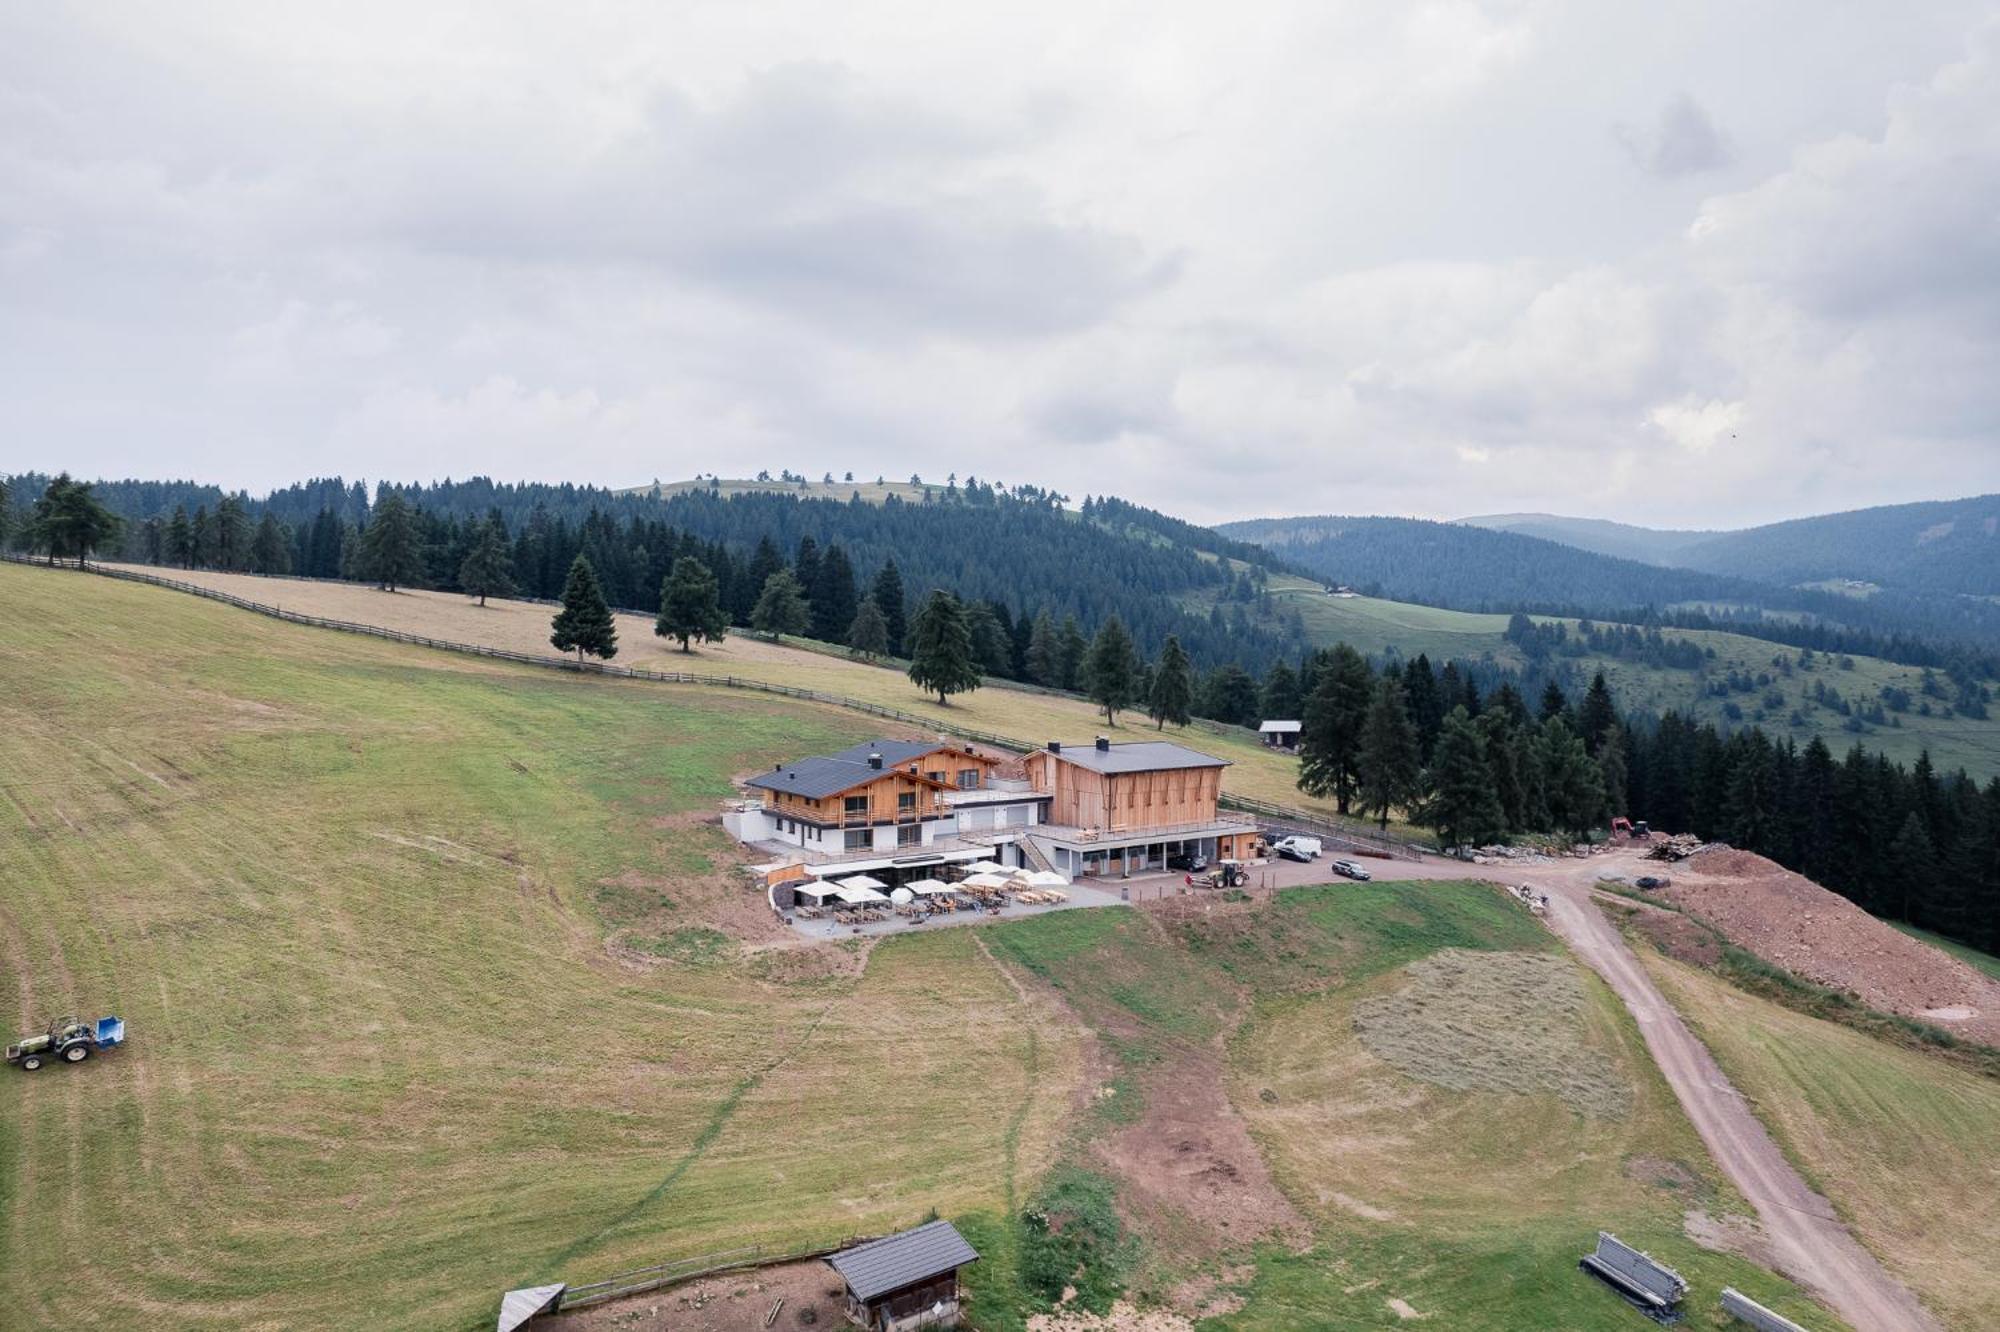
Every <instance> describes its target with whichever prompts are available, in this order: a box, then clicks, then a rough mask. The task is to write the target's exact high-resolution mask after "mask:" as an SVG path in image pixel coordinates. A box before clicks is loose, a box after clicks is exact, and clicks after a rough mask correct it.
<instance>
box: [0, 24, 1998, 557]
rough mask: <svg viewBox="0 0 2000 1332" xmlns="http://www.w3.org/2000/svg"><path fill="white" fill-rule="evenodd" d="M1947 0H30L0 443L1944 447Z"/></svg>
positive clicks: (1978, 140) (1960, 148)
mask: <svg viewBox="0 0 2000 1332" xmlns="http://www.w3.org/2000/svg"><path fill="white" fill-rule="evenodd" d="M1782 8H1783V7H1781V9H1782ZM1979 8H1980V6H1979V5H1978V4H1977V3H1961V2H1960V0H1940V3H1939V4H1938V5H1936V6H1925V7H1923V9H1922V10H1921V12H1913V13H1908V14H1898V15H1889V14H1887V13H1886V12H1885V14H1884V15H1882V16H1881V17H1880V18H1879V19H1870V20H1867V21H1863V20H1862V19H1860V18H1856V19H1855V20H1854V21H1853V22H1852V23H1850V24H1849V25H1846V26H1845V27H1843V28H1842V29H1841V30H1840V31H1839V32H1837V33H1833V34H1830V35H1829V36H1828V38H1827V40H1826V42H1825V43H1824V44H1822V45H1816V46H1815V47H1813V48H1812V49H1810V50H1803V51H1801V52H1800V53H1799V58H1798V61H1797V62H1796V65H1795V66H1788V67H1786V68H1785V69H1783V70H1779V71H1776V72H1775V73H1774V72H1772V71H1771V70H1769V69H1767V68H1766V67H1765V66H1764V65H1763V63H1762V62H1760V61H1757V60H1754V59H1751V57H1750V55H1747V54H1746V53H1754V52H1756V51H1758V50H1761V49H1767V47H1768V44H1769V41H1770V40H1772V35H1773V32H1774V31H1777V30H1781V29H1782V28H1783V26H1784V25H1785V24H1786V23H1798V22H1805V21H1809V20H1810V19H1811V18H1812V16H1813V14H1814V13H1815V11H1814V10H1812V9H1811V8H1810V7H1808V6H1806V5H1804V4H1803V3H1802V2H1801V3H1798V4H1796V5H1794V6H1793V7H1792V8H1791V9H1789V10H1786V11H1785V12H1782V13H1778V12H1774V13H1771V14H1765V13H1764V12H1763V11H1758V12H1757V13H1754V14H1753V13H1748V12H1746V11H1744V10H1743V9H1742V7H1740V6H1730V5H1725V4H1722V3H1719V0H1718V2H1717V3H1715V4H1713V5H1705V4H1702V3H1697V4H1696V6H1695V8H1694V9H1692V10H1687V11H1680V12H1675V13H1671V14H1670V13H1664V12H1663V13H1660V14H1652V13H1648V12H1641V11H1616V12H1614V11H1613V10H1612V9H1611V8H1610V7H1599V6H1573V7H1565V6H1562V5H1555V6H1528V7H1523V6H1518V5H1513V4H1501V3H1495V4H1491V5H1488V4H1482V3H1474V2H1473V0H1454V2H1453V3H1446V4H1442V5H1437V6H1424V7H1410V6H1405V5H1400V4H1396V3H1392V0H1353V2H1352V3H1347V4H1342V5H1336V6H1324V5H1301V6H1300V7H1299V8H1298V10H1297V12H1296V13H1294V14H1292V15H1291V16H1290V17H1289V19H1282V20H1278V21H1274V22H1273V23H1272V24H1271V25H1268V27H1261V26H1260V27H1259V28H1257V29H1256V30H1254V31H1249V30H1245V29H1244V28H1243V27H1242V25H1241V24H1239V23H1236V22H1234V21H1233V20H1232V18H1231V16H1229V15H1227V14H1224V13H1220V12H1217V11H1215V10H1213V9H1212V8H1211V7H1205V6H1194V5H1188V6H1181V7H1169V9H1168V10H1166V11H1161V12H1160V13H1158V14H1155V15H1152V16H1151V17H1150V18H1149V21H1148V22H1147V23H1145V24H1144V25H1134V24H1131V23H1129V22H1127V21H1126V20H1125V19H1123V18H1121V17H1120V16H1119V15H1117V14H1116V13H1114V12H1112V11H1109V10H1101V9H1096V8H1088V7H1086V8H1084V9H1078V8H1076V7H1074V6H1067V5H1065V6H1053V5H1052V6H1049V7H1048V8H1047V10H1046V12H1041V13H1010V14H1009V15H1008V16H1007V17H1006V18H1005V20H1004V21H1002V20H1001V19H1000V18H998V17H994V16H989V15H981V14H973V13H962V14H954V15H952V16H950V18H949V21H947V20H945V19H933V20H931V21H926V22H925V23H923V24H920V25H913V22H912V19H911V16H910V12H909V11H908V10H907V9H906V8H904V7H902V6H899V5H894V4H888V3H881V4H877V3H872V2H871V0H857V3H856V4H855V5H852V6H847V7H843V8H842V10H841V11H840V12H839V13H837V14H836V13H834V12H833V11H827V10H818V9H803V10H799V11H796V12H792V13H790V14H789V16H788V17H787V18H786V19H785V21H784V22H782V23H781V22H778V21H776V20H774V19H773V18H772V17H771V16H770V14H769V13H765V12H759V11H756V10H754V9H751V8H746V7H735V6H723V7H717V8H714V9H702V8H700V7H696V8H694V9H688V10H682V9H679V8H675V9H672V10H661V9H659V8H657V7H648V6H639V5H632V6H629V7H620V6H617V5H615V4H614V5H613V6H611V7H609V8H606V9H604V10H602V11H597V10H593V11H591V12H590V13H587V14H581V15H578V14H568V15H564V16H562V17H561V19H560V21H558V20H557V19H556V18H554V17H552V16H550V14H549V13H548V12H547V11H545V10H543V9H541V8H539V7H531V6H523V7H520V8H514V7H511V6H509V5H506V4H495V5H485V6H480V7H477V8H472V9H468V10H467V11H466V12H464V13H463V14H461V15H459V16H458V17H457V18H456V19H452V20H450V21H449V22H445V21H444V20H440V23H441V24H442V26H441V27H440V28H435V29H433V28H413V27H412V26H411V21H410V19H409V17H408V15H407V14H406V13H404V12H403V11H402V10H401V9H398V8H395V7H392V6H388V5H386V4H384V5H382V6H380V7H377V6H376V5H374V4H372V3H368V2H367V0H362V2H360V3H357V4H356V5H355V6H351V7H345V8H343V9H342V10H340V11H339V12H338V13H337V14H336V13H335V12H334V11H328V12H327V13H325V14H315V13H313V12H312V11H306V10H301V11H292V12H290V13H288V14H285V15H282V16H281V15H278V14H276V13H275V12H272V11H268V10H267V9H265V8H263V7H257V6H238V5H236V4H233V3H223V2H222V0H213V3H208V4H201V5H198V6H197V8H196V11H195V12H194V13H192V14H189V13H186V12H178V13H176V14H174V15H171V16H170V15H167V14H165V13H163V12H155V11H153V10H151V9H149V8H147V7H144V6H136V5H133V6H124V7H121V6H119V5H117V4H112V5H109V6H103V7H88V8H81V7H79V8H64V7H55V6H42V7H33V6H27V7H23V6H17V7H15V8H14V9H13V10H11V11H9V12H8V13H7V15H6V16H5V17H4V18H0V293H4V299H0V441H4V446H0V471H4V470H9V469H10V468H14V467H29V466H48V467H54V466H63V465H67V466H72V467H75V468H78V469H80V470H83V471H86V472H107V473H118V474H152V475H159V474H174V475H185V474H191V473H192V474H199V475H203V476H208V477H212V478H214V479H216V480H220V481H225V482H230V483H235V484H248V485H253V486H255V485H264V484H269V483H272V482H277V481H282V480H286V479H290V478H291V477H293V476H295V475H301V474H311V473H315V472H330V471H335V470H339V471H343V472H346V473H347V474H349V475H354V474H361V475H365V476H370V477H376V476H383V475H393V476H398V477H416V476H429V475H443V474H457V475H463V474H466V473H468V472H472V471H480V470H483V471H490V472H494V473H497V474H501V475H504V476H510V477H511V476H523V477H536V478H543V479H576V480H597V481H602V482H607V483H625V482H633V481H639V480H645V479H649V478H651V477H652V476H655V475H660V476H675V475H685V474H692V473H694V472H697V471H703V472H705V471H719V472H723V473H725V474H728V473H731V472H752V471H755V470H756V469H757V468H759V467H766V466H768V467H771V468H774V469H775V468H778V467H781V466H790V467H793V468H795V469H799V470H804V471H807V472H809V473H814V474H817V473H818V472H819V471H822V470H825V469H826V468H827V467H832V468H834V469H835V470H837V471H838V470H845V469H847V468H852V469H854V470H855V471H857V472H866V473H868V474H871V475H872V474H874V473H876V472H884V473H889V474H896V475H908V474H909V473H910V472H912V471H920V472H923V473H924V474H926V475H929V474H931V473H933V472H941V471H947V470H957V471H958V472H960V473H961V474H965V473H967V472H976V473H977V474H979V475H982V476H986V475H994V474H999V475H1003V476H1006V477H1008V478H1009V479H1021V480H1028V479H1039V480H1047V481H1049V482H1051V483H1054V484H1057V485H1059V486H1061V487H1062V488H1063V489H1065V490H1068V491H1071V492H1072V493H1085V492H1090V491H1114V492H1118V493H1124V494H1128V495H1131V496H1133V497H1135V498H1138V499H1141V500H1145V501H1149V502H1152V503H1156V504H1159V505H1162V506H1164V507H1168V508H1171V509H1175V510H1177V511H1181V512H1186V513H1188V514H1190V515H1191V516H1196V517H1211V518H1220V517H1228V516H1237V515H1241V514H1246V513H1252V512H1257V511H1262V510H1268V509H1273V508H1282V509H1292V510H1327V509H1340V510H1353V509H1380V510H1387V511H1405V512H1418V513H1428V514H1432V515H1449V514H1453V513H1458V512H1469V511H1475V510H1493V509H1502V508H1568V509H1575V510H1593V511H1596V510H1602V511H1607V512H1609V513H1611V514H1612V516H1626V517H1637V518H1640V519H1643V520H1648V521H1664V522H1682V523H1695V524H1701V525H1715V524H1721V523H1728V522H1734V521H1748V520H1755V519H1759V518H1766V517H1773V516H1781V515H1784V514H1788V513H1793V512H1800V511H1804V510H1807V509H1811V508H1816V507H1838V506H1847V505H1854V504H1863V503H1872V502H1879V501H1882V500H1887V499H1900V498H1915V497H1918V496H1921V495H1925V494H1933V493H1943V492H1945V491H1951V490H1959V489H1965V488H1968V487H1970V486H1972V485H1975V484H1982V482H1980V481H1979V480H1978V478H1981V477H1983V476H1984V475H1987V474H1990V472H1991V469H1992V465H1993V462H1994V461H1995V450H1994V444H1993V440H1994V438H1995V426H1996V424H2000V385H1996V384H1995V383H1994V382H1993V376H1992V374H1991V372H1990V367H1991V365H1992V364H1994V363H1995V360H1996V357H2000V315H1996V313H1995V312H1996V311H2000V250H1996V245H2000V242H1996V233H1995V231H1994V228H1993V226H1992V218H1993V217H1994V216H1996V215H2000V144H1996V134H2000V131H1996V129H1995V127H1996V126H2000V68H1996V58H1995V42H1996V39H1995V35H1994V30H1993V29H1991V28H1979V27H1977V26H1975V25H1974V22H1973V20H1974V17H1975V16H1976V15H1977V13H1978V11H1979ZM1849 28H1851V29H1852V31H1849V30H1848V29H1849ZM437 31H449V32H450V33H451V37H450V39H449V41H446V40H444V39H442V38H433V37H431V36H429V35H428V34H429V33H432V32H437ZM1607 53H1611V54H1614V55H1617V56H1618V57H1619V58H1618V59H1615V60H1607V59H1606V54H1607ZM1746 62H1747V63H1746ZM1753 76H1754V77H1755V78H1756V79H1757V83H1756V88H1757V97H1756V98H1755V99H1751V98H1746V97H1743V96H1740V95H1739V96H1737V97H1736V98H1735V99H1734V100H1732V101H1729V102H1725V103H1721V104H1718V107H1717V109H1718V112H1719V114H1720V116H1721V118H1722V119H1723V120H1724V121H1726V123H1728V125H1729V127H1730V139H1732V140H1734V142H1735V144H1736V147H1735V149H1734V152H1733V155H1732V150H1731V146H1730V142H1729V141H1726V140H1725V139H1724V137H1723V135H1722V134H1721V133H1720V131H1718V130H1717V128H1716V125H1715V121H1714V119H1712V118H1711V117H1710V116H1709V114H1708V113H1707V111H1706V110H1705V109H1704V108H1703V107H1702V106H1700V105H1698V104H1696V103H1695V102H1694V101H1692V100H1691V99H1689V98H1687V97H1685V96H1677V97H1673V98H1671V99H1669V100H1667V101H1666V102H1665V103H1664V109H1663V110H1662V111H1661V112H1660V114H1659V116H1658V117H1657V118H1656V119H1655V120H1652V121H1649V122H1647V123H1646V124H1645V125H1643V126H1642V127H1639V128H1629V127H1627V128H1623V129H1621V130H1620V132H1619V142H1620V143H1621V144H1623V145H1624V146H1625V148H1626V151H1627V152H1629V153H1630V154H1631V156H1632V160H1633V161H1634V162H1635V164H1637V165H1638V166H1639V167H1640V168H1641V169H1642V170H1645V171H1647V172H1649V173H1652V174H1654V175H1656V176H1658V177H1659V178H1660V179H1661V180H1662V181H1663V182H1664V183H1663V185H1662V186H1661V187H1660V188H1658V189H1647V190H1634V189H1633V188H1632V187H1631V178H1630V177H1629V176H1627V175H1625V174H1624V173H1622V172H1620V171H1608V172H1607V171H1604V170H1603V169H1602V168H1603V162H1604V158H1605V153H1604V140H1603V138H1602V134H1603V130H1602V128H1601V127H1602V126H1604V125H1605V124H1607V123H1613V122H1615V121H1616V119H1617V116H1618V114H1619V113H1620V110H1621V109H1629V107H1630V106H1631V105H1632V97H1633V92H1632V89H1634V88H1640V89H1646V90H1651V91H1648V92H1642V93H1641V96H1643V97H1645V98H1646V99H1647V101H1648V102H1650V101H1651V100H1652V99H1653V98H1657V97H1661V96H1663V95H1665V93H1666V91H1667V90H1671V89H1675V88H1682V87H1701V88H1740V87H1743V86H1746V85H1745V84H1744V80H1746V79H1750V78H1752V77H1753ZM1550 88H1561V89H1563V90H1564V92H1563V96H1562V97H1561V98H1559V99H1552V98H1551V97H1550V95H1549V92H1548V90H1549V89H1550ZM1722 168H1726V170H1723V169H1722ZM1704 185H1705V186H1706V188H1708V189H1710V190H1711V191H1713V192H1714V193H1713V195H1712V197H1710V198H1708V199H1706V200H1697V198H1696V196H1695V194H1694V193H1693V192H1694V191H1697V190H1699V189H1700V188H1703V187H1704ZM1723 441H1728V444H1727V446H1726V447H1724V446H1723Z"/></svg>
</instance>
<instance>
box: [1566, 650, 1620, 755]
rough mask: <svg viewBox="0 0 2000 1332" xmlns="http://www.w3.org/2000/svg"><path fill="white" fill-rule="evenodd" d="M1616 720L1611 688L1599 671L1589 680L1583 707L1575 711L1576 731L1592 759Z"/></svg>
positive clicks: (1616, 710) (1616, 715)
mask: <svg viewBox="0 0 2000 1332" xmlns="http://www.w3.org/2000/svg"><path fill="white" fill-rule="evenodd" d="M1617 720H1618V709H1617V708H1616V707H1615V706H1613V705H1612V702H1611V686H1610V685H1608V684H1606V683H1605V681H1604V672H1603V671H1599V672H1598V673H1597V674H1596V675H1595V676H1593V677H1592V678H1591V681H1590V688H1589V690H1588V691H1587V692H1585V694H1584V696H1583V706H1582V707H1580V708H1578V709H1577V713H1576V729H1577V732H1578V734H1580V735H1581V736H1582V737H1583V747H1584V748H1585V749H1586V750H1588V751H1589V752H1590V756H1591V757H1592V758H1596V757H1597V751H1598V750H1599V749H1600V748H1601V747H1602V746H1603V744H1604V733H1605V732H1606V731H1608V730H1610V729H1611V727H1612V725H1613V724H1614V723H1616V722H1617Z"/></svg>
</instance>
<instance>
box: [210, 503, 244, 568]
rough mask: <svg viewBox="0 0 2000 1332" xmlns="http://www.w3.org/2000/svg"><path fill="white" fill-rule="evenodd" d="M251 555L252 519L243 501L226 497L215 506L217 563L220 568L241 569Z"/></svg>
mask: <svg viewBox="0 0 2000 1332" xmlns="http://www.w3.org/2000/svg"><path fill="white" fill-rule="evenodd" d="M249 555H250V518H249V515H248V514H246V513H244V512H243V501H242V500H241V499H240V498H239V497H237V496H235V495H224V496H223V497H222V502H221V503H220V504H218V505H216V506H215V563H216V566H217V567H218V568H223V569H241V568H242V567H243V566H244V563H245V562H246V561H247V560H248V558H249Z"/></svg>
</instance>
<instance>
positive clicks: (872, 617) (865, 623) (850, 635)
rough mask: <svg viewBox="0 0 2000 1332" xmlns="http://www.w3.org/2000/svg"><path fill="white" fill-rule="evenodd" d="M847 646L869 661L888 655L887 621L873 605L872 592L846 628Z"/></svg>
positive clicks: (878, 608) (873, 597)
mask: <svg viewBox="0 0 2000 1332" xmlns="http://www.w3.org/2000/svg"><path fill="white" fill-rule="evenodd" d="M847 646H848V647H850V648H852V649H853V650H854V652H855V654H856V655H857V656H861V657H865V658H867V659H868V660H870V661H873V660H874V659H875V658H877V657H883V656H887V655H888V653H889V619H888V617H887V616H885V615H884V614H882V611H881V608H880V607H878V606H877V605H876V604H875V596H874V594H873V593H872V592H871V593H870V594H869V595H868V596H867V598H866V599H864V600H863V601H862V603H861V609H860V610H857V611H855V612H854V622H853V623H852V624H850V625H848V626H847Z"/></svg>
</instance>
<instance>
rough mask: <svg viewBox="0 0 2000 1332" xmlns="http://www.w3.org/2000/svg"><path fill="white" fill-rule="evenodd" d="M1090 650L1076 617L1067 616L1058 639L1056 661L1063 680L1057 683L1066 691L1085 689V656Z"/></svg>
mask: <svg viewBox="0 0 2000 1332" xmlns="http://www.w3.org/2000/svg"><path fill="white" fill-rule="evenodd" d="M1089 650H1090V643H1089V641H1088V640H1086V639H1085V638H1084V636H1083V630H1082V628H1081V627H1079V626H1078V624H1077V622H1076V616H1074V615H1065V616H1064V617H1063V622H1062V632H1061V633H1060V634H1059V635H1058V637H1057V638H1056V661H1057V662H1058V664H1059V665H1060V667H1061V674H1062V678H1061V679H1060V680H1058V681H1057V684H1059V685H1060V686H1061V687H1062V688H1064V689H1081V688H1082V687H1083V656H1084V653H1086V652H1088V651H1089Z"/></svg>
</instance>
